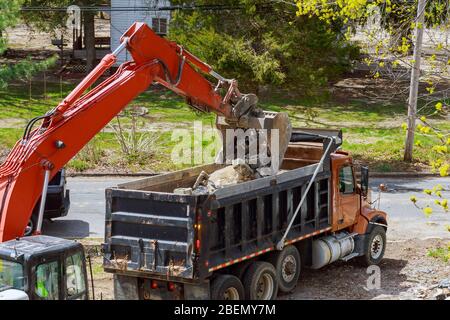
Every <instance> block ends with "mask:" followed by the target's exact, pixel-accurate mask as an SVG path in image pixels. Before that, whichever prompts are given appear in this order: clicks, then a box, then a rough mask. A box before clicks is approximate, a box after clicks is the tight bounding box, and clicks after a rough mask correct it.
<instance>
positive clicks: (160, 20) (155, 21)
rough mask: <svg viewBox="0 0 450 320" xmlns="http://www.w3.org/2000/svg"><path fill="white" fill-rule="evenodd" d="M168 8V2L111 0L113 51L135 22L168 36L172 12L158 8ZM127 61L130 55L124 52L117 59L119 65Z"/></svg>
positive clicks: (164, 0) (159, 0) (155, 0)
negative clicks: (143, 23)
mask: <svg viewBox="0 0 450 320" xmlns="http://www.w3.org/2000/svg"><path fill="white" fill-rule="evenodd" d="M168 6H170V2H169V1H168V0H111V50H112V51H114V49H115V48H117V47H118V46H119V40H120V37H121V36H122V34H123V33H124V32H125V31H127V29H128V28H129V27H130V26H131V25H132V24H133V23H134V22H145V23H147V24H148V25H149V26H150V27H151V28H152V29H153V30H154V31H155V32H156V33H158V34H160V35H166V34H167V28H168V24H169V19H170V11H166V10H158V8H162V7H168ZM127 60H129V54H128V52H127V51H126V50H123V51H122V52H121V53H120V54H119V56H118V57H117V65H119V64H121V63H123V62H125V61H127Z"/></svg>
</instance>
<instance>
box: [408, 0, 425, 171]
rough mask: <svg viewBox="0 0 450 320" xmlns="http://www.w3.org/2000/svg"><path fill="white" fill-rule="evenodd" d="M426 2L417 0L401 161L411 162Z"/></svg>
mask: <svg viewBox="0 0 450 320" xmlns="http://www.w3.org/2000/svg"><path fill="white" fill-rule="evenodd" d="M426 3H427V0H419V3H418V5H417V18H416V26H415V30H414V36H415V38H416V43H415V44H414V65H413V68H412V69H411V83H410V85H409V98H408V129H407V132H406V142H405V154H404V156H403V160H405V161H408V162H411V161H412V154H413V147H414V130H415V127H416V112H417V95H418V91H419V76H420V56H421V53H422V40H423V28H424V27H425V26H424V21H425V5H426Z"/></svg>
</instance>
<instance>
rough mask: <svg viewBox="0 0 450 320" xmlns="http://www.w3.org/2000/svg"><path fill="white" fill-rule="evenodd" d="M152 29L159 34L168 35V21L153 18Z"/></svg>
mask: <svg viewBox="0 0 450 320" xmlns="http://www.w3.org/2000/svg"><path fill="white" fill-rule="evenodd" d="M152 29H153V31H155V32H156V33H157V34H162V35H165V34H167V19H166V18H153V19H152Z"/></svg>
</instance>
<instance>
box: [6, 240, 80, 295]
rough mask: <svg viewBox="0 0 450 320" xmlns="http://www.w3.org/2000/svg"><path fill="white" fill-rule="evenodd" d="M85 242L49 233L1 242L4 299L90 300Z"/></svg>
mask: <svg viewBox="0 0 450 320" xmlns="http://www.w3.org/2000/svg"><path fill="white" fill-rule="evenodd" d="M87 299H88V286H87V273H86V263H85V256H84V250H83V246H82V245H81V244H80V243H78V242H75V241H71V240H66V239H60V238H54V237H49V236H43V235H39V236H31V237H24V238H17V239H16V240H10V241H7V242H3V243H0V300H87Z"/></svg>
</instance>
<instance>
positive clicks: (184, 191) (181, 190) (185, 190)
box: [173, 188, 192, 195]
mask: <svg viewBox="0 0 450 320" xmlns="http://www.w3.org/2000/svg"><path fill="white" fill-rule="evenodd" d="M173 193H175V194H184V195H191V194H192V188H176V189H175V190H173Z"/></svg>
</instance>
